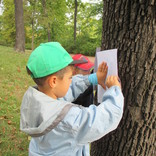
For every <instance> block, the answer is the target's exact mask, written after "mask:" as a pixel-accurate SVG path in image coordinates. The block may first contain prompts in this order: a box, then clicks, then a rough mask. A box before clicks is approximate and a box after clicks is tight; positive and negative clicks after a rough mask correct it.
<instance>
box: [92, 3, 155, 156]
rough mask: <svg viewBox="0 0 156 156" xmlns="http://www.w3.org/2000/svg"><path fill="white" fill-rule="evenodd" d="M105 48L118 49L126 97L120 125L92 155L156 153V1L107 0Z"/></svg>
mask: <svg viewBox="0 0 156 156" xmlns="http://www.w3.org/2000/svg"><path fill="white" fill-rule="evenodd" d="M103 2H104V4H103V10H104V12H103V33H102V50H106V49H113V48H117V49H118V62H119V65H118V67H119V77H120V78H121V82H122V91H123V94H124V97H125V107H124V115H123V118H122V121H121V122H120V125H119V126H118V128H117V129H116V130H115V131H113V132H111V133H109V134H107V135H106V136H104V137H103V138H102V139H100V140H98V141H96V142H94V143H92V145H91V155H92V156H154V155H156V153H155V152H156V145H155V143H156V142H155V140H156V122H155V121H156V113H155V112H156V23H155V20H156V1H154V0H151V1H150V0H146V1H145V0H140V1H137V0H135V1H131V0H122V1H121V0H118V1H115V0H113V1H109V0H103Z"/></svg>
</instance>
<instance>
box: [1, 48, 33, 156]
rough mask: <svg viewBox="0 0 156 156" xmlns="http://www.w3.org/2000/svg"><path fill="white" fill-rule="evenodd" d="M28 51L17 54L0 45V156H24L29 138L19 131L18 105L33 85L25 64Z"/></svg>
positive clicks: (26, 152) (11, 49)
mask: <svg viewBox="0 0 156 156" xmlns="http://www.w3.org/2000/svg"><path fill="white" fill-rule="evenodd" d="M29 54H30V51H26V53H25V54H23V53H17V52H15V51H14V50H13V48H9V47H4V46H0V73H1V74H0V93H1V94H0V155H3V156H5V155H17V156H20V155H28V143H29V140H28V139H29V138H28V136H27V135H25V134H24V133H22V132H21V131H20V130H19V127H20V105H21V100H22V97H23V95H24V92H25V90H26V89H27V88H28V86H29V85H31V84H33V82H32V80H31V78H30V77H29V76H28V75H27V73H26V70H25V65H26V62H27V59H28V56H29Z"/></svg>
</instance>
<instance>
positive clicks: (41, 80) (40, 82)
mask: <svg viewBox="0 0 156 156" xmlns="http://www.w3.org/2000/svg"><path fill="white" fill-rule="evenodd" d="M69 67H71V66H70V65H69V66H67V67H65V68H63V69H61V70H59V71H57V72H55V73H53V74H50V75H47V76H45V77H40V78H33V80H34V82H35V83H36V84H37V85H38V86H43V85H44V84H45V81H46V80H47V78H48V77H49V76H51V75H54V74H55V75H56V76H57V77H58V78H59V79H63V77H64V74H65V73H66V72H67V70H69ZM26 70H27V73H28V75H32V72H31V71H30V70H29V68H28V67H27V66H26Z"/></svg>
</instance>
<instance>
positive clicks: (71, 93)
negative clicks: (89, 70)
mask: <svg viewBox="0 0 156 156" xmlns="http://www.w3.org/2000/svg"><path fill="white" fill-rule="evenodd" d="M89 86H90V82H89V80H88V75H86V76H83V75H75V76H73V77H72V83H71V85H70V87H69V89H68V92H67V94H66V95H65V96H64V97H63V98H60V99H59V100H65V101H69V102H72V101H74V100H75V99H77V97H78V96H79V95H80V94H81V93H83V92H84V91H85V90H86V89H87V88H88V87H89Z"/></svg>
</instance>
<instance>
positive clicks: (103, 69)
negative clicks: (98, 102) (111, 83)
mask: <svg viewBox="0 0 156 156" xmlns="http://www.w3.org/2000/svg"><path fill="white" fill-rule="evenodd" d="M107 72H108V66H107V63H106V62H102V63H101V64H100V65H99V67H98V70H97V72H96V75H97V79H98V84H99V85H101V87H103V88H104V89H106V85H105V79H106V76H107Z"/></svg>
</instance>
